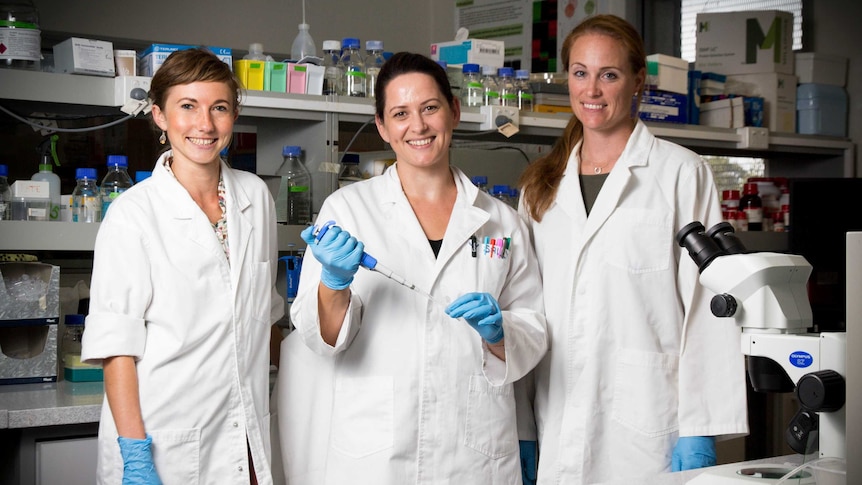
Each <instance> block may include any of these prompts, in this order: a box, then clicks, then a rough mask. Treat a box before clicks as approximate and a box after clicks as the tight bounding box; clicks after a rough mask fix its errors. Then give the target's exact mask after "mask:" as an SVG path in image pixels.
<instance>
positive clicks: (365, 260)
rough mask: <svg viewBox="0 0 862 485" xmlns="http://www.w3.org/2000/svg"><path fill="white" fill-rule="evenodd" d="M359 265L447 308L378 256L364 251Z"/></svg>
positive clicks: (325, 228) (319, 233) (317, 238)
mask: <svg viewBox="0 0 862 485" xmlns="http://www.w3.org/2000/svg"><path fill="white" fill-rule="evenodd" d="M334 224H335V221H328V222H327V223H326V224H324V225H323V226H322V227H321V228H320V230H319V231H317V233H315V236H314V240H315V241H320V238H322V237H323V235H324V234H326V231H328V230H329V227H330V226H332V225H334ZM359 265H360V266H362V267H363V268H365V269H367V270H368V271H373V272H375V273H378V274H380V275H383V276H385V277H386V278H389V279H390V280H392V281H394V282H396V283H398V284H399V285H401V286H404V287H405V288H407V289H410V290H413V291H415V292H416V293H418V294H420V295H422V296H423V297H425V298H427V299H428V301H430V302H431V303H436V304H438V305H440V307H442V308H444V309H445V308H446V305H445V304H443V302H441V301H439V300H437V299H436V298H434V297H433V296H431V294H430V293H427V292H425V291H422V290H420V289H419V288H417V287H416V285H414V284H413V283H410V282H409V281H407V280H406V279H404V277H403V276H401V275H399V274H397V273H395V272H394V271H392V270H391V269H389V268H387V267H386V266H384V265H382V264H380V263H378V262H377V258H375V257H374V256H372V255H370V254H368V253H366V252H364V251H363V252H362V258H361V259H360V260H359Z"/></svg>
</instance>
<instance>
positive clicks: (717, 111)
mask: <svg viewBox="0 0 862 485" xmlns="http://www.w3.org/2000/svg"><path fill="white" fill-rule="evenodd" d="M700 124H701V125H705V126H715V127H718V128H739V127H742V126H745V109H744V107H743V102H742V98H724V99H719V100H715V101H708V102H705V103H700Z"/></svg>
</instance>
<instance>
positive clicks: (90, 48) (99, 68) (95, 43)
mask: <svg viewBox="0 0 862 485" xmlns="http://www.w3.org/2000/svg"><path fill="white" fill-rule="evenodd" d="M54 70H55V71H57V72H67V73H70V74H90V75H93V76H106V77H114V73H115V72H116V70H115V69H114V45H113V44H112V43H110V42H106V41H103V40H90V39H80V38H78V37H70V38H68V39H66V40H64V41H63V42H60V43H59V44H57V45H55V46H54Z"/></svg>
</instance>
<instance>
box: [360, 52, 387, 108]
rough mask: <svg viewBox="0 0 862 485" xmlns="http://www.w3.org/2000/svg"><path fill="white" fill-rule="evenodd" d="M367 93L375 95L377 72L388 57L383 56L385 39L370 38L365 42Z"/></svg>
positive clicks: (367, 94) (371, 96) (370, 95)
mask: <svg viewBox="0 0 862 485" xmlns="http://www.w3.org/2000/svg"><path fill="white" fill-rule="evenodd" d="M365 52H366V56H365V94H366V96H367V97H369V98H373V97H374V87H375V86H377V74H379V73H380V68H381V67H383V63H384V62H386V59H384V58H383V41H382V40H369V41H366V42H365Z"/></svg>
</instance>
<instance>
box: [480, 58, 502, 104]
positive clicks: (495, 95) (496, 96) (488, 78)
mask: <svg viewBox="0 0 862 485" xmlns="http://www.w3.org/2000/svg"><path fill="white" fill-rule="evenodd" d="M482 96H483V98H482V99H483V101H484V104H485V106H500V85H499V84H497V68H496V67H494V66H482Z"/></svg>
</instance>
